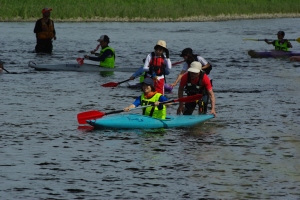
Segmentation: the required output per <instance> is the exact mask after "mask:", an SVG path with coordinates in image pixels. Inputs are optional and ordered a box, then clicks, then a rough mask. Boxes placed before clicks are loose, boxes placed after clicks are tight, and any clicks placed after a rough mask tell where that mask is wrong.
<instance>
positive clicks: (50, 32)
mask: <svg viewBox="0 0 300 200" xmlns="http://www.w3.org/2000/svg"><path fill="white" fill-rule="evenodd" d="M41 22H42V29H43V31H42V32H39V33H37V38H38V39H52V38H54V36H55V35H54V25H53V21H52V20H51V19H49V25H47V23H46V22H44V20H41Z"/></svg>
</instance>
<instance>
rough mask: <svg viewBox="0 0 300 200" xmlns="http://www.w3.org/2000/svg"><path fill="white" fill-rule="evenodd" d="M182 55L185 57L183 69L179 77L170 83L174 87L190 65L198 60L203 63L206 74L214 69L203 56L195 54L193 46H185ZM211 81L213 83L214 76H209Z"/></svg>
mask: <svg viewBox="0 0 300 200" xmlns="http://www.w3.org/2000/svg"><path fill="white" fill-rule="evenodd" d="M180 57H183V59H184V61H185V63H184V64H183V67H182V70H181V72H180V74H179V75H178V77H177V79H176V80H175V82H174V83H172V84H170V85H171V86H172V87H175V85H176V84H177V83H178V82H179V81H180V79H181V77H182V76H183V74H185V73H186V72H187V70H188V68H189V67H190V65H191V63H192V62H194V61H198V62H200V63H201V65H202V70H203V71H204V72H205V73H206V75H209V74H210V71H211V69H212V65H211V64H210V63H209V62H207V61H206V60H205V59H204V58H203V57H201V56H199V55H197V54H194V53H193V49H191V48H185V49H183V50H182V52H181V54H180ZM209 79H210V82H211V84H212V80H213V79H212V76H209Z"/></svg>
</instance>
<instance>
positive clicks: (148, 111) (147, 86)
mask: <svg viewBox="0 0 300 200" xmlns="http://www.w3.org/2000/svg"><path fill="white" fill-rule="evenodd" d="M142 91H143V94H142V95H141V96H139V97H137V98H136V100H135V101H134V102H133V104H131V105H129V106H127V107H126V108H124V111H126V112H128V111H129V110H130V109H133V108H135V107H138V106H140V105H141V106H147V105H153V106H149V107H146V108H143V115H147V116H150V117H153V118H158V119H166V115H167V109H166V106H165V105H163V104H160V103H161V102H164V101H167V100H168V99H167V97H165V96H163V95H162V94H161V93H158V92H157V91H156V90H155V88H154V81H153V79H152V78H150V77H146V78H145V79H144V81H143V83H142Z"/></svg>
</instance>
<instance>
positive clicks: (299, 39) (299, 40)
mask: <svg viewBox="0 0 300 200" xmlns="http://www.w3.org/2000/svg"><path fill="white" fill-rule="evenodd" d="M243 40H252V41H265V39H253V38H245V39H243ZM267 40H273V39H267ZM286 40H288V41H297V42H299V43H300V38H297V39H286Z"/></svg>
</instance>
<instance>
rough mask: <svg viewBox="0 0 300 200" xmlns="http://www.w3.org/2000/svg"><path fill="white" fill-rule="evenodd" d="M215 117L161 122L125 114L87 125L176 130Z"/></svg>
mask: <svg viewBox="0 0 300 200" xmlns="http://www.w3.org/2000/svg"><path fill="white" fill-rule="evenodd" d="M213 117H214V116H213V115H175V116H169V117H167V119H165V120H161V119H155V118H152V117H148V116H144V115H139V114H123V115H112V116H104V117H102V118H100V119H96V120H87V123H88V124H90V125H92V126H94V127H95V128H96V129H105V128H108V129H154V128H176V127H190V126H194V125H196V124H199V123H201V122H204V121H207V120H209V119H211V118H213Z"/></svg>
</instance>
